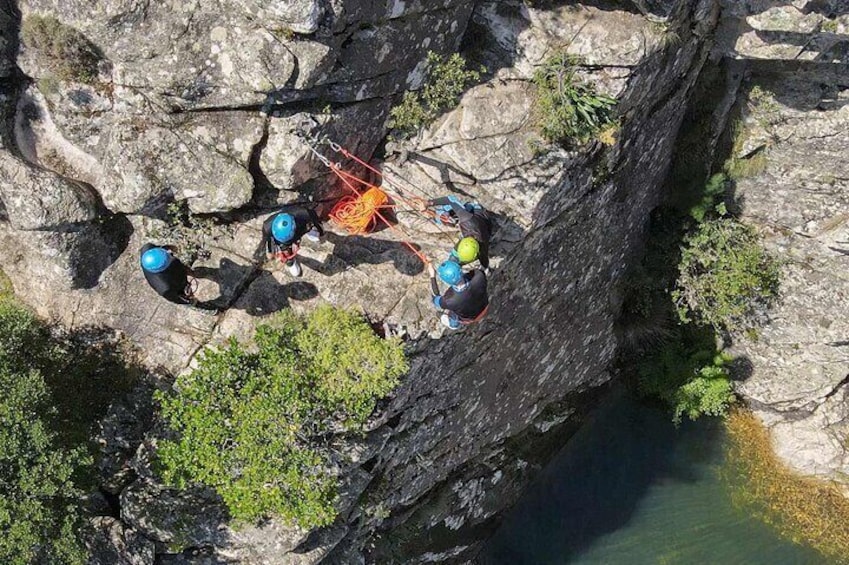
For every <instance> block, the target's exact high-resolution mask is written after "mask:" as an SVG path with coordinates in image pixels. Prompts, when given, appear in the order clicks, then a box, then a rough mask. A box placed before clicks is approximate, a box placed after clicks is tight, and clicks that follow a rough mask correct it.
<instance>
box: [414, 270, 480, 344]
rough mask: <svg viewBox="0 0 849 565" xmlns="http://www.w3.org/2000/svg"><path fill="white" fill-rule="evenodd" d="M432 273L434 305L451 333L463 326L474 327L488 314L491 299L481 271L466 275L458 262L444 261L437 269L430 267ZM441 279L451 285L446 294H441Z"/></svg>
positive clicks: (431, 286)
mask: <svg viewBox="0 0 849 565" xmlns="http://www.w3.org/2000/svg"><path fill="white" fill-rule="evenodd" d="M427 268H428V273H429V274H430V290H431V294H432V295H433V305H434V306H435V307H436V308H438V309H440V310H442V311H443V314H442V316H441V317H440V319H439V321H440V322H442V325H444V326H445V327H447V328H450V329H452V330H457V329H460V326H462V325H468V324H473V323H475V322H477V321H479V320H480V319H481V318H483V317H484V316H485V315H486V311H487V309H488V308H489V297H488V296H487V291H486V275H485V274H484V272H483V271H481V270H479V269H473V270H471V271H470V272H468V273H463V269H461V268H460V265H458V264H457V263H456V262H455V261H450V260H449V261H445V262H444V263H442V264H441V265H440V266H439V268H438V269H434V268H433V265H428V266H427ZM437 271H438V272H439V278H440V279H442V281H443V282H444V283H446V284H449V285H451V287H450V288H448V289H447V290H446V291H445V292H444V293H442V294H440V292H439V283H438V282H437V280H436V274H437Z"/></svg>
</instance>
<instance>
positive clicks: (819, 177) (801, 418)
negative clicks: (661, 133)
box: [718, 2, 849, 485]
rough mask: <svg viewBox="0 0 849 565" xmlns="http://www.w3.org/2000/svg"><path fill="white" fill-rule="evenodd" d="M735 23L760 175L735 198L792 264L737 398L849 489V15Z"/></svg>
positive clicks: (755, 7) (785, 447) (799, 462)
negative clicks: (848, 353) (848, 440)
mask: <svg viewBox="0 0 849 565" xmlns="http://www.w3.org/2000/svg"><path fill="white" fill-rule="evenodd" d="M725 16H726V17H725V19H724V21H723V24H722V26H721V31H720V34H719V41H718V48H719V49H721V50H722V51H723V52H724V53H726V54H728V56H730V57H733V58H735V59H737V60H739V61H741V62H742V63H743V64H744V65H745V68H746V69H747V74H748V79H747V81H746V82H745V83H744V89H743V91H742V92H741V96H740V98H741V101H740V108H739V112H740V129H739V133H738V142H737V143H736V144H735V147H734V149H733V151H735V152H736V155H734V156H736V157H749V158H751V157H755V158H756V160H757V161H759V162H760V163H761V165H760V166H759V167H757V169H755V170H753V171H751V174H749V175H748V176H747V177H746V178H743V179H740V180H739V181H737V183H736V187H735V190H736V197H737V198H738V199H739V201H740V207H741V209H742V212H743V217H744V218H745V219H746V220H747V221H749V222H751V223H753V224H755V225H757V226H759V227H760V228H761V230H762V232H763V233H764V234H765V235H766V238H767V245H768V247H769V248H770V249H771V250H772V251H774V252H775V254H776V255H777V256H778V257H780V258H782V260H783V261H784V265H783V282H782V291H781V294H782V297H781V300H780V302H779V304H778V305H777V306H776V307H775V308H774V309H773V311H772V312H771V315H770V317H771V322H770V323H769V324H768V325H767V326H766V327H765V328H763V330H762V331H760V332H759V334H758V335H751V336H750V339H749V340H746V341H745V342H743V343H740V344H738V347H739V351H740V352H741V353H743V354H745V355H746V356H747V358H748V359H749V361H750V365H751V366H750V367H749V368H748V372H749V373H750V376H748V378H747V379H746V380H744V381H743V382H742V383H741V384H740V385H739V387H738V390H739V392H740V393H741V394H742V395H743V397H744V398H745V400H746V401H747V403H748V404H749V405H750V406H751V407H752V408H753V409H754V410H755V412H756V413H757V414H758V415H759V416H760V417H761V419H762V420H763V421H764V422H765V423H766V424H767V425H768V426H769V427H770V430H771V432H772V437H773V440H774V442H775V447H776V450H777V452H778V454H779V455H780V456H781V457H782V458H783V459H784V460H785V461H786V462H787V463H788V464H789V465H790V466H791V467H793V468H795V469H797V470H798V471H800V472H802V473H804V474H808V475H815V476H819V477H821V478H825V479H829V480H835V481H837V482H838V483H842V484H844V485H845V484H846V477H847V473H849V458H847V452H846V438H847V433H849V421H847V420H848V419H849V413H847V402H846V401H847V396H846V395H847V391H849V389H847V386H846V385H847V376H849V362H847V357H846V351H845V348H846V345H847V341H846V335H847V334H848V333H849V327H847V319H846V312H847V311H849V304H847V296H849V294H847V292H849V289H847V279H846V274H845V271H846V264H847V263H846V261H847V252H846V245H847V240H849V238H847V233H849V232H847V230H849V224H847V220H849V201H847V197H849V184H847V183H849V180H847V179H849V174H847V160H846V157H845V155H846V150H847V145H849V134H847V127H846V126H847V121H848V120H849V108H847V100H849V98H848V97H847V94H846V88H847V87H849V67H847V64H849V58H847V50H846V48H847V45H849V43H847V35H846V33H847V30H849V27H848V26H849V7H847V6H846V4H845V3H843V2H794V3H792V4H781V3H769V4H767V3H758V2H731V3H729V6H728V10H727V11H726V12H725Z"/></svg>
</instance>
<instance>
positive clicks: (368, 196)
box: [330, 186, 389, 235]
mask: <svg viewBox="0 0 849 565" xmlns="http://www.w3.org/2000/svg"><path fill="white" fill-rule="evenodd" d="M388 201H389V197H388V196H387V195H386V193H385V192H383V191H382V190H380V189H379V188H377V187H376V186H372V187H370V188H369V189H368V190H366V191H365V192H363V193H362V194H358V195H356V196H346V197H344V198H342V199H341V200H340V201H339V202H338V203H337V204H336V205H335V206H334V207H333V210H331V212H330V218H331V219H332V220H333V222H334V223H336V225H338V226H339V227H341V228H343V229H344V230H345V231H347V232H348V233H350V234H351V235H360V234H364V233H367V232H370V231H371V230H373V229H374V226H375V224H376V223H377V217H378V210H380V208H382V207H384V206H385V205H386V203H387V202H388Z"/></svg>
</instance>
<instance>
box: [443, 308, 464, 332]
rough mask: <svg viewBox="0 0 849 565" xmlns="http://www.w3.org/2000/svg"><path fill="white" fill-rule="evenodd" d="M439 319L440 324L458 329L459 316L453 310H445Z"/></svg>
mask: <svg viewBox="0 0 849 565" xmlns="http://www.w3.org/2000/svg"><path fill="white" fill-rule="evenodd" d="M439 321H440V322H442V325H443V326H445V327H446V328H448V329H451V330H459V329H460V318H458V317H457V315H456V314H455V313H453V312H446V313H444V314H443V315H442V316H441V317H440V318H439Z"/></svg>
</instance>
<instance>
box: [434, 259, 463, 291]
mask: <svg viewBox="0 0 849 565" xmlns="http://www.w3.org/2000/svg"><path fill="white" fill-rule="evenodd" d="M436 272H437V273H439V278H441V279H442V280H443V281H444V282H445V284H450V285H451V286H454V285H456V284H459V283H460V281H462V280H463V269H461V268H460V265H458V264H457V263H455V262H454V261H445V262H444V263H442V264H441V265H440V266H439V267H438V268H437V269H436Z"/></svg>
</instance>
